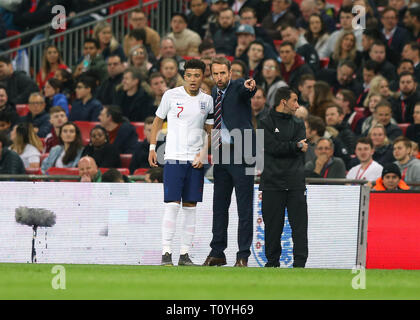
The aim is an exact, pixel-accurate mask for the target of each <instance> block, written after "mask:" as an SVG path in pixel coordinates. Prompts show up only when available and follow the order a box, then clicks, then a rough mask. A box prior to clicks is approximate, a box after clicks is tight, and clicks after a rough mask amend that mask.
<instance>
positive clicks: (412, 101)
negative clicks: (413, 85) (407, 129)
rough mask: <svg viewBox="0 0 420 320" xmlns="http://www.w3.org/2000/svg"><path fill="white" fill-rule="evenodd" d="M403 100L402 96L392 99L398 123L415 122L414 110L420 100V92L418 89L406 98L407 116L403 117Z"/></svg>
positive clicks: (393, 114)
mask: <svg viewBox="0 0 420 320" xmlns="http://www.w3.org/2000/svg"><path fill="white" fill-rule="evenodd" d="M402 101H403V100H401V98H393V99H391V101H390V102H391V105H392V117H393V118H394V119H395V121H397V122H398V123H407V122H409V123H413V122H414V119H413V112H414V107H415V105H416V103H417V102H418V101H420V93H419V92H418V91H414V92H413V93H412V94H411V95H409V96H408V97H406V98H405V99H404V104H405V118H404V119H403V117H402Z"/></svg>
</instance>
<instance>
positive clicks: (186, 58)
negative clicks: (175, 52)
mask: <svg viewBox="0 0 420 320" xmlns="http://www.w3.org/2000/svg"><path fill="white" fill-rule="evenodd" d="M194 58H197V57H192V56H182V59H184V60H185V61H188V60H191V59H194Z"/></svg>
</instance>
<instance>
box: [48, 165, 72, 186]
mask: <svg viewBox="0 0 420 320" xmlns="http://www.w3.org/2000/svg"><path fill="white" fill-rule="evenodd" d="M47 174H49V175H53V176H58V175H70V176H77V179H75V180H60V181H65V182H78V181H79V169H78V168H56V167H51V168H49V169H48V170H47Z"/></svg>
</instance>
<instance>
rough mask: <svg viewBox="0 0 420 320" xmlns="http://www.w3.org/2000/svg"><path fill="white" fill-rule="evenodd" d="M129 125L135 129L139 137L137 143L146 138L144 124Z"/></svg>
mask: <svg viewBox="0 0 420 320" xmlns="http://www.w3.org/2000/svg"><path fill="white" fill-rule="evenodd" d="M131 124H132V125H133V126H134V127H135V128H136V132H137V135H138V136H139V141H143V140H144V138H145V137H146V136H145V135H144V122H131Z"/></svg>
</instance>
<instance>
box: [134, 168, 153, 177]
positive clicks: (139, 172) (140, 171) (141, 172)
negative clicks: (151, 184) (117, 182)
mask: <svg viewBox="0 0 420 320" xmlns="http://www.w3.org/2000/svg"><path fill="white" fill-rule="evenodd" d="M149 170H150V169H149V168H138V169H136V171H134V173H133V175H134V176H144V175H145V174H146V172H147V171H149Z"/></svg>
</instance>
